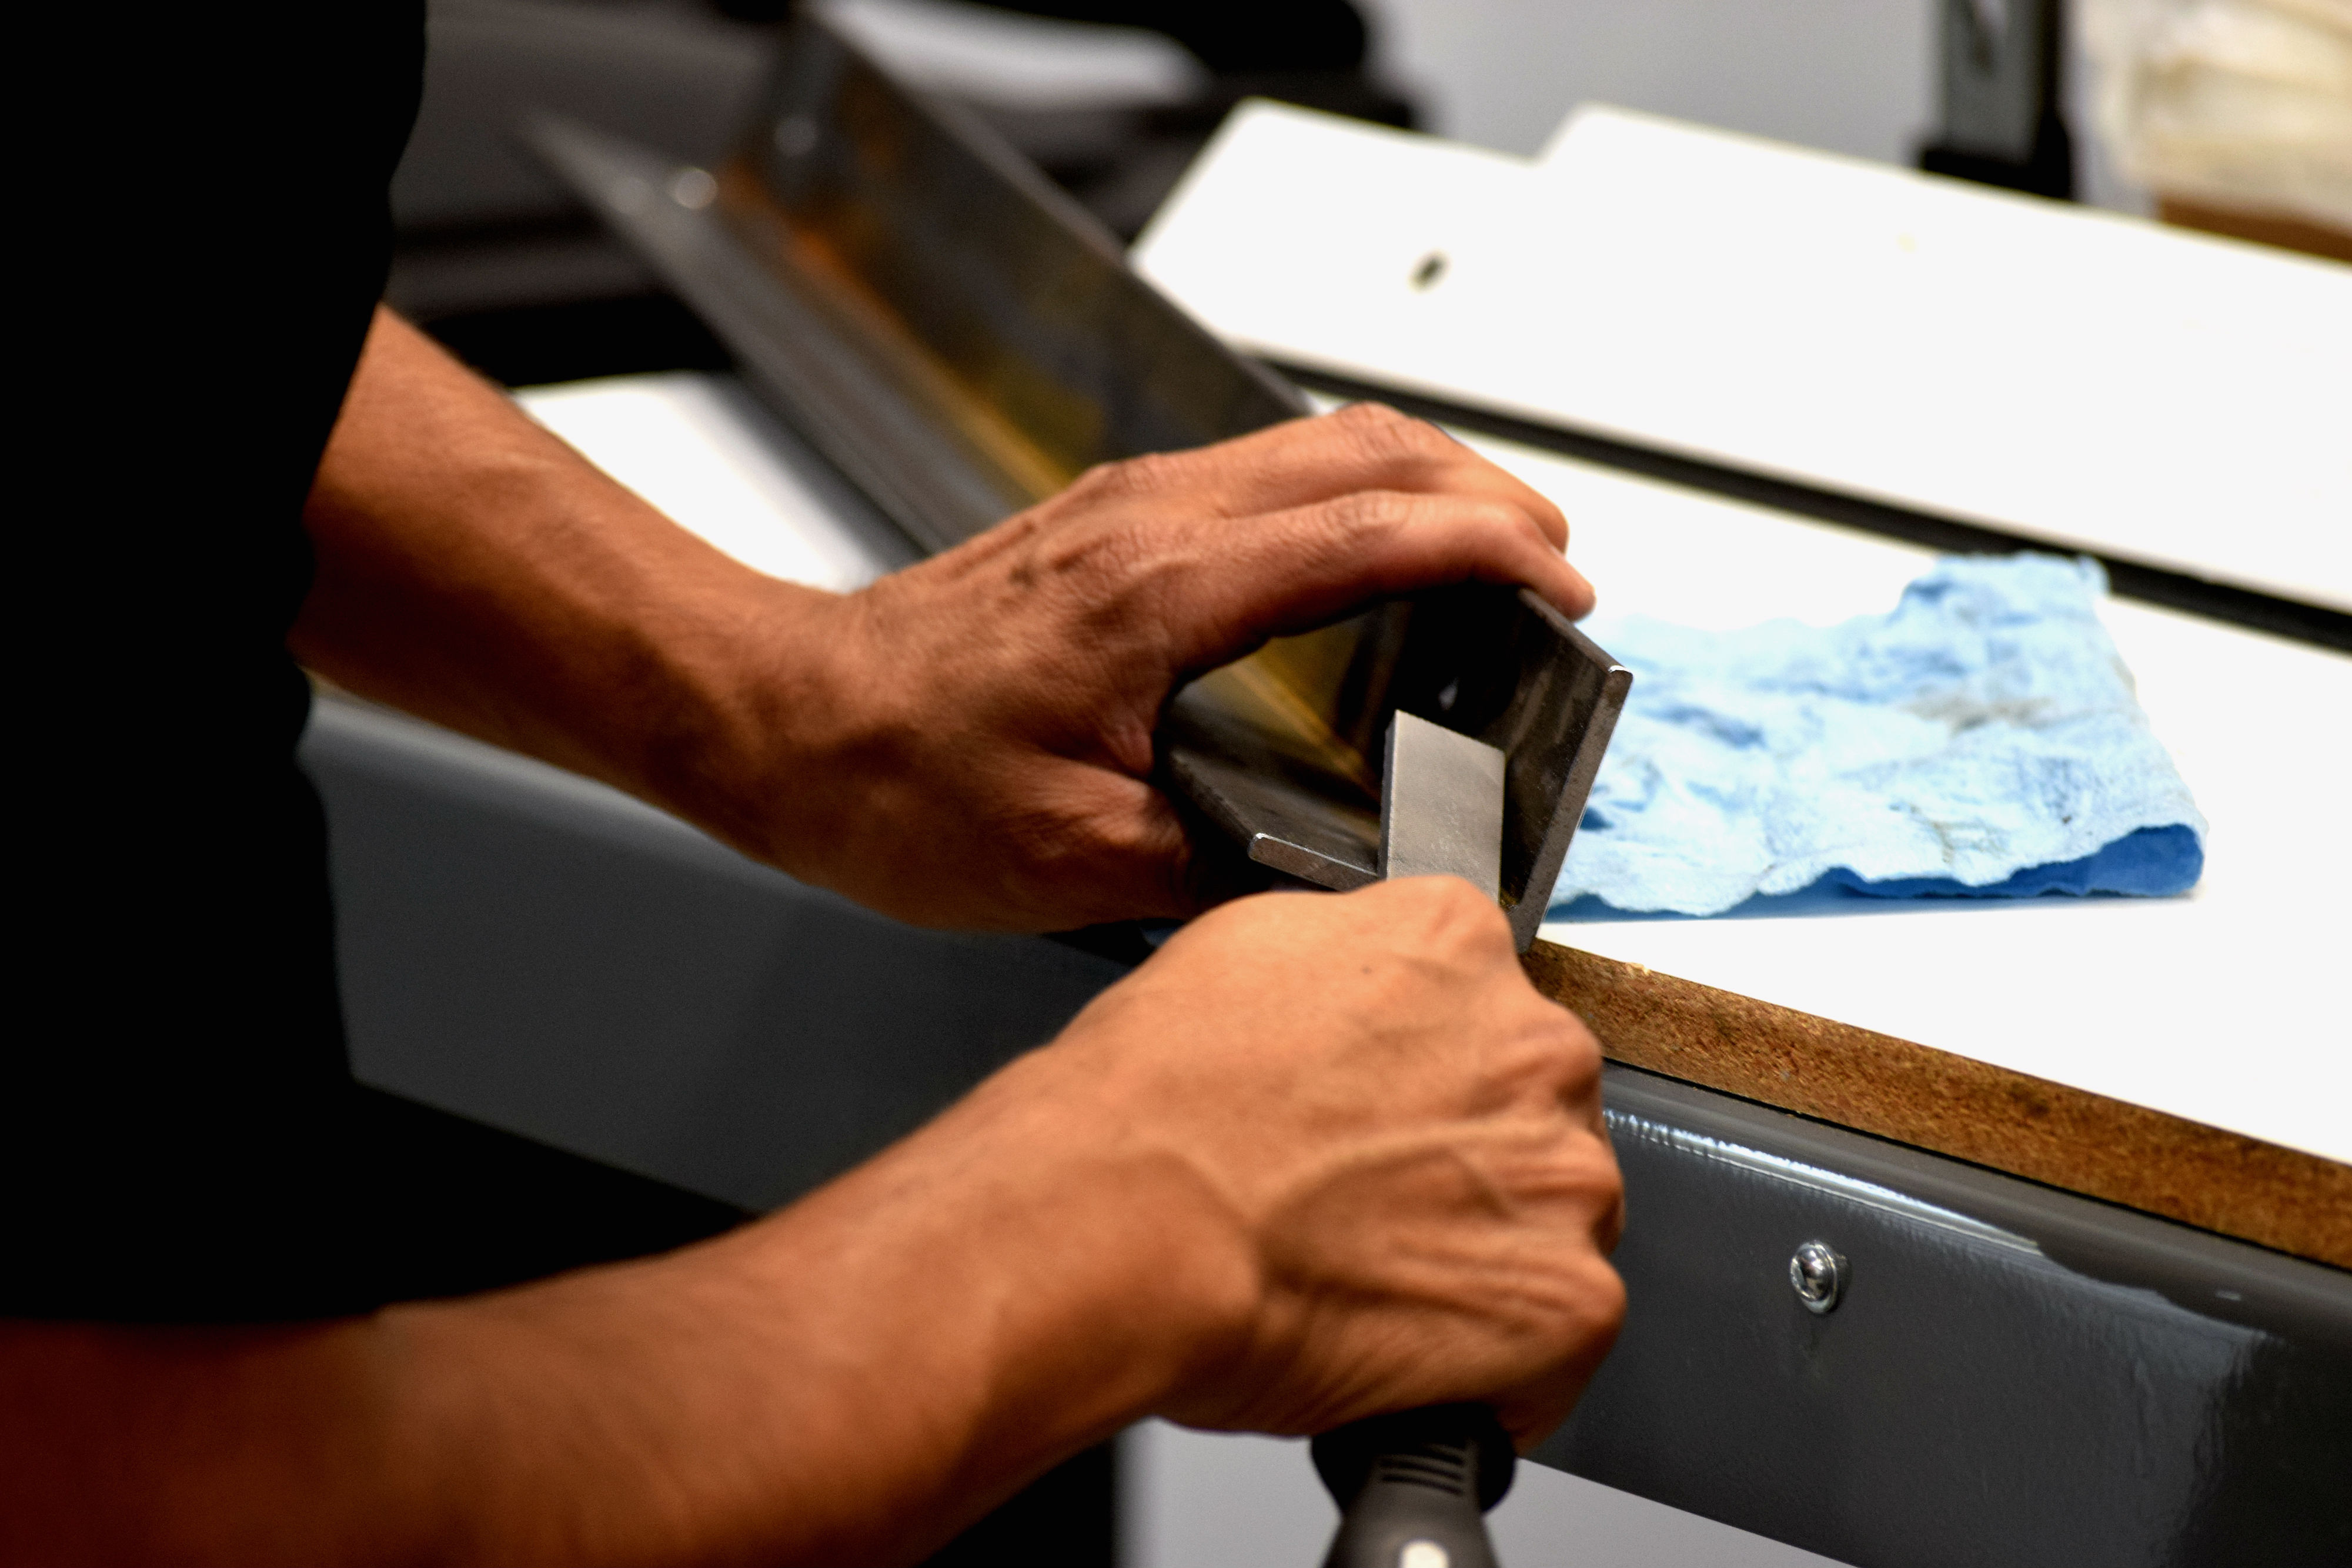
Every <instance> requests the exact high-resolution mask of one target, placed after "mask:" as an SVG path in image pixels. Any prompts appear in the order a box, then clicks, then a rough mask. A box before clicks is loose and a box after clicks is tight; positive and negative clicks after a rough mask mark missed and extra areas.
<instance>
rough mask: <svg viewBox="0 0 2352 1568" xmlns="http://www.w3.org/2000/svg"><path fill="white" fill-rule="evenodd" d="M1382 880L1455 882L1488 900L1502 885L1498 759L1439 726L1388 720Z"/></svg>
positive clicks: (1404, 716) (1406, 718) (1401, 717)
mask: <svg viewBox="0 0 2352 1568" xmlns="http://www.w3.org/2000/svg"><path fill="white" fill-rule="evenodd" d="M1387 756H1388V761H1387V765H1386V767H1385V768H1383V770H1382V777H1381V876H1382V877H1396V876H1458V877H1460V878H1461V879H1462V880H1463V881H1465V882H1466V883H1469V884H1470V885H1471V886H1473V887H1475V888H1476V889H1478V890H1479V891H1480V892H1481V893H1484V894H1486V896H1487V897H1489V898H1492V897H1494V896H1495V895H1496V890H1497V888H1498V887H1499V886H1500V883H1501V879H1502V859H1503V754H1502V753H1501V752H1499V751H1497V750H1496V749H1495V748H1494V747H1491V746H1488V745H1487V744H1486V742H1484V741H1481V740H1473V739H1471V738H1470V737H1468V736H1466V735H1457V734H1455V733H1454V731H1452V730H1450V729H1447V728H1446V727H1444V726H1443V725H1435V724H1432V723H1430V722H1429V721H1428V720H1427V719H1425V718H1416V717H1414V716H1412V714H1409V713H1400V714H1398V715H1397V716H1396V717H1395V718H1393V719H1391V720H1390V721H1389V745H1388V754H1387Z"/></svg>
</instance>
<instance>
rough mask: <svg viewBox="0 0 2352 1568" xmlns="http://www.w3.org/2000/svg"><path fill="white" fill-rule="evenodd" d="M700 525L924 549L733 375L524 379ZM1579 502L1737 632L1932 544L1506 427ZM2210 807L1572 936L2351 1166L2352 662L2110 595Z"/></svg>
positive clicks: (1655, 608) (2111, 618)
mask: <svg viewBox="0 0 2352 1568" xmlns="http://www.w3.org/2000/svg"><path fill="white" fill-rule="evenodd" d="M520 400H521V402H523V404H524V406H525V407H527V408H529V409H530V411H531V412H532V413H534V414H535V415H536V416H538V417H539V418H540V419H541V421H542V422H543V423H547V424H548V425H549V426H550V427H551V428H552V429H554V430H555V431H556V432H557V433H558V434H562V435H564V436H565V437H566V438H567V439H569V440H571V441H572V443H573V444H575V445H577V446H579V447H580V448H581V449H582V450H583V451H584V452H586V453H587V454H588V455H590V456H591V457H592V458H593V459H594V460H596V461H598V462H600V463H602V464H604V465H605V466H606V467H607V468H608V469H609V470H610V471H612V472H613V473H614V475H615V476H618V477H620V478H621V479H622V480H623V482H624V483H626V484H629V485H630V486H633V487H634V488H635V489H636V490H637V491H638V492H639V493H640V494H642V495H644V496H646V498H647V499H649V500H651V501H652V502H654V504H655V505H656V506H658V507H662V508H663V509H665V510H666V511H667V512H668V513H669V514H670V515H671V516H673V517H677V519H678V521H679V522H681V523H683V524H685V525H686V526H688V528H694V529H696V530H697V531H698V532H700V533H702V534H704V536H705V537H706V538H710V539H711V540H712V542H714V543H716V544H718V545H719V547H720V548H721V549H727V550H729V551H730V553H732V554H735V555H737V556H738V557H739V558H740V559H745V560H747V561H749V562H751V564H753V565H756V566H759V567H761V570H768V571H772V572H774V573H776V574H777V575H779V576H785V577H792V578H795V579H797V580H805V581H811V582H814V583H817V584H818V585H820V586H824V587H831V588H848V587H852V586H855V584H856V582H858V581H862V580H866V579H868V578H870V577H871V576H872V575H874V574H875V573H876V572H877V571H879V570H887V569H888V568H889V567H891V566H893V565H896V564H898V561H899V560H903V559H906V557H905V556H904V555H899V556H898V557H897V558H896V559H891V558H890V555H889V552H888V551H887V549H883V548H881V547H878V546H877V543H876V542H875V537H874V535H873V534H872V533H871V531H870V524H868V523H866V522H864V521H862V520H855V521H845V519H844V517H843V513H842V510H841V507H840V496H841V491H840V489H839V486H838V482H837V481H835V480H832V479H831V478H830V476H828V475H826V474H825V473H824V470H823V468H822V465H817V464H815V463H814V460H813V459H811V458H810V457H809V456H808V455H807V454H806V452H805V451H804V450H802V449H799V448H798V447H797V446H796V444H794V443H793V440H792V438H791V437H790V436H789V435H787V434H784V433H783V432H782V429H781V427H778V426H776V425H775V424H774V423H772V422H771V421H768V420H767V419H765V417H764V416H763V415H761V413H759V411H758V410H757V409H756V407H755V406H753V405H751V404H750V403H749V402H748V401H747V400H745V399H744V398H743V397H742V395H741V394H740V392H739V391H737V390H736V389H734V388H733V387H732V386H731V384H730V383H728V382H724V381H723V380H718V379H714V378H709V377H704V376H698V375H690V374H677V375H666V376H649V377H627V378H619V379H615V380H613V381H608V382H591V383H582V384H578V385H574V386H570V387H562V388H550V389H540V390H535V391H531V392H524V393H522V394H520ZM1474 444H1476V445H1478V446H1479V447H1480V449H1481V450H1484V451H1486V452H1487V453H1489V454H1490V455H1493V456H1494V457H1495V458H1496V460H1497V461H1499V462H1501V463H1503V464H1504V465H1506V466H1507V467H1510V468H1512V469H1513V470H1515V471H1517V473H1519V474H1520V475H1522V476H1524V477H1526V478H1527V479H1528V481H1529V482H1530V483H1532V484H1534V485H1536V486H1538V488H1539V489H1542V490H1544V491H1545V492H1546V493H1548V494H1549V495H1550V496H1552V497H1554V498H1555V499H1556V500H1558V501H1559V503H1560V505H1561V506H1562V507H1563V508H1564V509H1565V510H1566V511H1567V512H1568V515H1569V517H1570V523H1571V526H1572V528H1573V529H1574V538H1573V539H1572V541H1571V544H1570V556H1571V558H1572V559H1575V560H1576V561H1577V562H1578V564H1579V565H1580V567H1581V568H1582V569H1583V570H1584V571H1585V572H1586V574H1587V575H1588V576H1590V577H1591V579H1592V580H1593V581H1594V583H1595V584H1596V585H1597V586H1598V587H1599V589H1600V591H1601V598H1602V601H1603V603H1604V604H1605V605H1606V606H1607V607H1608V608H1609V609H1610V610H1612V611H1621V610H1622V611H1632V610H1639V611H1641V612H1646V613H1649V614H1654V615H1657V616H1660V617H1663V618H1665V619H1669V620H1675V621H1679V622H1684V623H1685V624H1690V625H1700V626H1715V627H1732V626H1738V625H1743V624H1747V623H1749V622H1755V621H1759V620H1765V619H1769V618H1770V617H1772V616H1776V615H1794V616H1797V617H1799V618H1801V619H1804V620H1808V621H1813V622H1832V621H1837V620H1841V619H1843V618H1845V617H1847V616H1849V615H1855V614H1862V613H1870V612H1883V611H1885V610H1886V609H1888V608H1890V607H1891V606H1892V605H1893V604H1894V602H1895V599H1896V598H1897V596H1898V595H1899V594H1900V593H1901V591H1902V589H1903V586H1904V585H1905V584H1906V582H1908V581H1909V580H1911V579H1912V578H1913V577H1914V576H1916V574H1917V573H1918V572H1919V571H1920V570H1922V569H1923V568H1924V567H1925V566H1926V565H1927V562H1928V561H1929V560H1931V559H1933V557H1932V555H1931V554H1930V553H1929V552H1928V551H1926V550H1923V549H1916V548H1915V547H1912V546H1908V545H1905V544H1900V543H1896V542H1893V541H1888V540H1882V539H1878V538H1872V537H1869V536H1865V535H1860V534H1855V533H1851V532H1848V531H1845V530H1843V529H1839V528H1831V527H1829V526H1826V525H1822V524H1815V523H1811V522H1807V521H1804V520H1802V519H1798V518H1793V517H1787V516H1785V515H1783V514H1779V513H1773V512H1769V511H1764V510H1761V509H1759V508H1755V507H1746V506H1742V505H1739V504H1737V503H1733V502H1727V501H1723V500H1719V499H1717V498H1714V497H1707V496H1703V495H1699V494H1696V493H1694V492H1690V491H1686V490H1680V489H1677V488H1675V487H1673V486H1665V485H1662V484H1658V483H1654V482H1652V481H1649V480H1644V479H1641V478H1637V477H1633V476H1628V475H1623V474H1620V473H1616V472H1613V471H1611V470H1608V469H1603V468H1598V467H1594V466H1592V465H1587V464H1582V463H1578V462H1574V461H1571V460H1569V459H1565V458H1559V457H1555V456H1552V455H1548V454H1542V453H1536V452H1530V451H1528V450H1526V449H1523V448H1512V447H1507V446H1505V445H1502V444H1498V443H1493V442H1486V441H1475V442H1474ZM2103 613H2104V615H2105V621H2106V623H2107V626H2108V628H2109V630H2110V632H2112V633H2113V634H2114V636H2115V639H2116V645H2117V646H2118V648H2119V649H2120V650H2121V651H2122V653H2123V655H2124V658H2125V660H2126V663H2127V664H2129V665H2130V666H2131V668H2132V670H2133V673H2134V674H2135V675H2136V676H2137V680H2138V683H2139V692H2140V698H2141V701H2142V703H2143V705H2144V706H2146V707H2147V712H2148V716H2149V717H2150V719H2151V721H2152V722H2153V724H2154V726H2155V728H2156V732H2157V734H2158V737H2160V738H2162V739H2163V741H2164V742H2165V743H2166V745H2167V746H2168V747H2170V748H2171V750H2172V752H2173V754H2174V756H2175V758H2177V760H2178V761H2179V767H2180V771H2181V774H2182V776H2183V777H2184V778H2185V779H2187V780H2188V782H2189V788H2190V789H2192V790H2193V791H2194V792H2195V794H2196V797H2197V802H2198V804H2199V806H2200V808H2201V809H2202V810H2204V812H2205V814H2206V816H2207V817H2208V818H2209V819H2210V821H2211V824H2212V831H2211V834H2210V838H2209V839H2208V841H2207V844H2206V853H2207V859H2206V871H2205V877H2204V880H2203V882H2202V883H2200V884H2199V886H2198V887H2197V888H2196V890H2195V891H2193V892H2192V893H2190V894H2186V895H2184V896H2181V897H2179V898H2169V899H2120V898H2100V899H2087V900H2083V899H2070V898H2063V897H2055V898H2043V899H2034V900H2028V901H2002V900H1985V901H1981V902H1979V901H1959V900H1919V901H1910V902H1901V903H1895V902H1888V903H1875V902H1874V903H1872V904H1867V905H1865V906H1864V907H1863V908H1861V909H1860V910H1857V911H1856V912H1853V913H1835V914H1819V915H1786V916H1767V917H1747V918H1734V919H1716V920H1658V919H1628V920H1608V921H1577V922H1556V923H1554V924H1552V925H1548V926H1546V927H1545V936H1547V937H1549V938H1550V939H1551V940H1554V941H1558V942H1562V943H1566V944H1569V945H1571V946H1578V947H1582V948H1585V949H1587V950H1589V951H1591V952H1596V953H1600V954H1602V955H1604V956H1609V957H1612V958H1619V959H1623V960H1627V961H1631V962H1634V963H1640V964H1644V965H1648V966H1649V967H1653V968H1655V969H1659V970H1662V971H1664V972H1666V973H1669V974H1674V975H1678V976H1681V977H1685V978H1687V979H1692V980H1696V981H1700V982H1702V983H1704V984H1706V985H1710V986H1717V987H1720V988H1724V989H1727V990H1731V991H1737V992H1739V993H1742V994H1744V995H1747V996H1751V997H1756V998H1761V999H1764V1000H1767V1001H1771V1002H1776V1003H1780V1004H1782V1005H1785V1006H1789V1007H1793V1008H1797V1009H1802V1010H1804V1011H1807V1012H1812V1013H1817V1014H1821V1015H1822V1016H1825V1017H1828V1018H1832V1019H1838V1020H1840V1021H1843V1022H1846V1023H1852V1024H1856V1025H1859V1026H1862V1027H1864V1028H1868V1029H1873V1030H1881V1031H1883V1032H1885V1033H1887V1034H1892V1035H1896V1036H1899V1037H1901V1038H1903V1039H1906V1040H1915V1041H1917V1042H1919V1043H1921V1044H1924V1045H1930V1046H1934V1047H1937V1049H1940V1050H1944V1051H1952V1052H1955V1053H1957V1054H1959V1055H1962V1056H1969V1057H1974V1058H1976V1059H1978V1060H1980V1061H1988V1062H1992V1063H1996V1064H1998V1065H2000V1066H2003V1067H2007V1068H2011V1069H2012V1070H2015V1071H2021V1072H2027V1073H2032V1074H2034V1075H2036V1076H2039V1077H2042V1078H2047V1079H2052V1080H2054V1081H2056V1082H2061V1083H2066V1084H2071V1085H2073V1086H2074V1087H2076V1088H2080V1089H2084V1090H2088V1091H2091V1092H2095V1093H2100V1094H2105V1095H2108V1096H2111V1097H2113V1098H2116V1099H2120V1100H2125V1101H2128V1102H2132V1103H2137V1104H2141V1105H2145V1106H2148V1107H2151V1108H2153V1109H2156V1110H2160V1111H2166V1112H2170V1113H2174V1114H2177V1115H2180V1116H2185V1117H2189V1118H2190V1119H2192V1120H2195V1121H2199V1122H2203V1123H2206V1124H2210V1125H2214V1126H2220V1127H2224V1128H2228V1129H2230V1130H2231V1131H2235V1132H2239V1133H2243V1134H2248V1135H2250V1136H2253V1137H2258V1138H2263V1139H2266V1140H2268V1141H2270V1142H2273V1143H2277V1144H2283V1145H2289V1146H2292V1147H2295V1148H2300V1149H2305V1150H2307V1151H2309V1152H2311V1153H2314V1154H2318V1155H2326V1156H2327V1157H2329V1158H2333V1159H2336V1160H2341V1161H2345V1162H2347V1163H2352V1021H2347V1016H2346V1012H2345V1004H2344V999H2343V987H2342V985H2341V983H2340V979H2339V977H2340V976H2341V975H2342V974H2343V973H2344V972H2345V970H2346V969H2347V967H2352V965H2347V958H2346V954H2347V950H2352V917H2347V914H2346V913H2345V910H2346V901H2347V898H2352V831H2347V821H2346V815H2347V813H2346V803H2347V800H2352V789H2347V782H2346V781H2347V777H2352V658H2347V657H2345V656H2343V655H2340V654H2336V653H2328V652H2326V651H2324V650H2320V649H2316V648H2313V647H2309V646H2306V645H2303V644H2298V643H2290V642H2285V641H2282V640H2279V639H2276V638H2272V637H2268V636H2264V635H2262V634H2260V633H2256V632H2247V631H2242V630H2239V629H2237V628H2235V627H2231V626H2226V625H2222V624H2219V623H2216V622H2208V621H2204V620H2200V619H2199V618H2197V617H2193V616H2189V615H2183V614H2179V613H2176V612H2170V611H2165V610H2159V609H2155V608H2152V607H2149V606H2146V605H2141V604H2137V603H2132V602H2129V601H2114V602H2111V603H2109V604H2108V605H2107V606H2106V607H2105V611H2104V612H2103Z"/></svg>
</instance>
